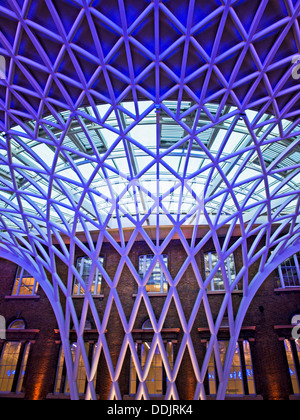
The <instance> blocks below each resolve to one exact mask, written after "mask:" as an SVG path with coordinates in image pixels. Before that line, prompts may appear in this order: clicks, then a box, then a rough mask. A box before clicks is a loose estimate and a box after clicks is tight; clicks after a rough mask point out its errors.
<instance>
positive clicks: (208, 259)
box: [204, 252, 238, 292]
mask: <svg viewBox="0 0 300 420" xmlns="http://www.w3.org/2000/svg"><path fill="white" fill-rule="evenodd" d="M218 262H219V258H218V254H217V253H216V252H208V253H206V254H204V263H205V277H206V279H208V278H209V276H210V274H211V273H212V271H213V270H214V269H215V267H216V265H217V264H218ZM224 266H225V271H226V276H227V278H228V281H229V285H231V284H232V283H233V282H234V280H235V278H236V269H235V263H234V256H233V254H231V255H230V256H229V257H228V258H227V259H226V260H225V261H224ZM223 277H224V276H223V272H222V269H221V266H220V267H219V268H218V270H217V271H216V273H215V275H214V276H213V278H212V280H211V282H210V284H209V286H208V290H209V291H213V292H215V291H220V290H221V291H223V290H225V283H224V278H223ZM235 290H238V286H236V287H235Z"/></svg>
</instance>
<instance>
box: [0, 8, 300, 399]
mask: <svg viewBox="0 0 300 420" xmlns="http://www.w3.org/2000/svg"><path fill="white" fill-rule="evenodd" d="M299 16H300V1H299V0H259V1H258V0H251V1H250V0H240V1H237V0H210V1H202V0H153V1H150V0H139V1H137V0H110V1H109V2H107V1H101V0H74V1H71V0H36V1H35V0H24V1H17V0H2V2H1V5H0V55H1V56H2V57H3V58H4V60H2V63H4V64H5V69H2V70H3V72H4V73H5V74H4V75H3V77H2V79H1V80H0V132H1V134H0V256H1V257H4V258H7V259H9V260H11V261H14V262H16V263H18V264H20V265H22V266H23V267H25V268H26V269H28V271H30V272H31V273H32V274H33V275H34V276H35V277H36V278H37V279H38V281H39V284H40V285H41V287H43V289H44V291H45V292H46V294H47V296H48V298H49V301H50V302H51V304H52V307H53V309H54V312H55V314H56V317H57V321H58V325H59V329H60V332H61V336H62V341H63V344H64V351H65V357H66V362H67V369H68V375H69V378H70V390H71V397H72V398H73V399H76V398H78V392H77V388H76V372H77V369H78V360H79V358H78V357H77V358H76V359H75V362H74V363H73V361H72V356H71V352H70V349H69V340H68V336H69V335H68V331H69V328H70V319H72V323H74V326H75V329H76V332H77V336H78V343H79V346H78V352H80V351H81V353H82V355H83V358H84V363H85V367H86V374H87V379H88V387H87V395H86V398H87V399H95V398H96V393H95V389H94V383H93V379H94V375H95V372H96V369H97V365H98V362H99V357H100V353H101V351H103V352H104V353H105V357H106V360H107V364H108V369H109V373H110V376H111V380H112V386H111V393H110V397H111V398H121V395H120V389H119V385H118V379H119V376H120V372H121V369H122V365H123V362H124V357H125V353H126V351H127V348H129V349H130V351H131V355H132V358H133V360H134V363H135V366H136V369H137V374H138V377H139V380H140V385H139V389H138V392H137V396H136V398H137V399H139V398H142V397H143V398H146V399H147V398H149V395H148V391H147V387H146V384H145V380H146V377H147V374H148V370H149V367H150V362H151V358H152V357H153V352H154V350H155V348H156V346H157V345H158V346H159V348H160V351H161V354H162V360H163V365H164V368H165V370H166V374H167V377H168V389H167V395H166V398H167V399H169V398H174V399H176V398H178V393H177V389H176V379H177V376H178V372H179V369H180V365H181V360H182V356H183V354H184V351H185V349H186V348H188V350H189V354H190V357H191V360H192V363H193V367H194V372H195V376H196V378H197V384H198V385H197V388H196V389H195V399H199V398H201V399H205V390H204V378H205V375H206V371H207V366H208V362H209V358H210V355H211V354H212V353H213V352H214V353H215V358H216V363H217V367H218V375H219V378H220V385H219V390H218V398H219V399H223V398H224V397H225V392H226V386H227V380H228V376H229V372H230V367H231V361H232V358H233V353H234V350H235V343H236V341H237V338H238V336H239V332H240V329H241V326H242V323H243V320H244V316H245V314H246V311H247V309H248V307H249V305H250V303H251V301H252V299H253V297H254V296H255V294H256V292H257V290H258V289H259V287H260V286H261V285H262V283H263V282H264V281H265V279H266V278H267V277H268V275H269V274H270V273H271V272H272V271H273V270H274V269H276V268H277V267H278V265H279V264H280V263H282V262H283V261H284V260H285V259H286V258H288V257H289V256H291V255H293V254H295V253H296V252H298V251H299V250H300V226H299V222H300V218H299V216H300V209H299V206H300V199H299V197H300V195H299V192H300V189H299V184H300V163H299V162H300V159H299V157H300V137H299V136H300V107H299V105H300V77H298V70H299V65H298V58H299V54H300V30H299ZM153 227H155V233H154V234H153ZM200 229H202V231H204V232H205V233H204V234H203V235H202V236H201V237H199V230H200ZM203 229H204V230H203ZM220 231H222V232H226V233H225V239H224V242H222V244H221V242H220V241H219V238H218V234H219V232H220ZM237 231H238V232H239V236H238V239H237V241H236V242H235V243H234V245H232V244H230V239H231V237H232V236H233V235H234V234H236V232H237ZM162 232H163V233H162ZM175 237H176V238H177V239H179V240H180V241H181V243H182V245H183V247H184V249H185V251H186V254H187V258H186V261H185V263H184V265H183V266H182V268H181V269H180V271H179V273H178V275H177V276H176V278H172V277H171V275H170V272H169V270H168V268H167V267H166V266H165V264H164V262H163V258H162V255H163V252H164V249H165V248H166V246H167V245H168V243H169V242H170V241H171V240H172V239H173V238H175ZM138 238H140V239H142V240H143V241H145V242H146V243H147V244H148V246H149V248H150V249H151V251H152V252H153V255H154V256H155V259H154V262H153V264H152V266H151V267H152V269H153V266H154V265H155V264H156V262H159V263H160V265H161V266H162V268H163V271H164V274H165V276H166V278H167V280H168V283H169V292H168V296H167V298H166V301H165V304H164V307H163V310H162V313H161V316H160V318H159V319H156V317H155V315H154V312H153V309H152V306H151V301H150V299H149V297H148V296H147V293H146V289H145V284H146V283H147V276H146V277H145V278H143V279H141V278H140V276H139V274H138V272H137V270H136V268H135V267H134V265H133V263H132V261H131V260H130V258H129V256H128V255H129V253H130V250H131V248H132V246H133V244H134V242H135V241H136V240H137V239H138ZM209 240H213V242H214V245H215V248H216V251H217V253H218V257H219V265H218V266H217V267H216V270H217V269H219V267H221V269H222V271H223V275H224V277H225V278H226V270H225V268H224V261H225V260H226V258H227V257H228V255H230V254H231V253H232V252H234V251H235V250H236V249H237V248H238V247H241V248H242V251H243V264H244V265H243V269H242V270H241V271H240V272H239V273H237V277H236V280H235V282H234V283H233V284H230V283H229V281H228V279H227V281H226V282H225V284H226V287H225V294H224V301H223V304H222V307H221V310H220V313H219V316H218V318H217V320H216V321H215V320H213V317H212V313H211V309H210V306H209V302H208V298H207V293H206V289H207V286H208V284H209V282H210V281H211V280H212V278H213V275H214V273H212V274H211V276H210V277H209V278H208V279H203V278H202V276H201V273H200V272H199V268H198V266H197V264H196V261H195V256H196V255H197V253H198V252H199V250H201V249H202V247H203V246H204V245H205V244H206V243H207V242H208V241H209ZM250 240H253V241H252V242H251V244H252V245H251V247H249V246H248V244H249V241H250ZM105 241H108V242H110V243H111V244H112V246H113V247H114V249H115V250H116V252H118V254H119V255H120V256H121V259H120V263H119V265H118V267H117V272H116V276H115V278H109V276H108V275H107V273H106V271H105V269H104V268H103V267H102V266H101V265H100V263H99V261H98V256H99V252H100V250H101V246H102V244H103V243H104V242H105ZM262 242H263V246H261V243H262ZM66 244H68V246H67V245H66ZM75 247H79V248H80V249H81V250H82V251H83V252H84V253H85V254H86V255H88V256H89V257H90V258H92V260H93V269H94V271H95V269H96V267H97V268H98V269H99V271H100V272H101V274H102V275H103V278H104V280H105V282H106V283H107V284H108V285H109V287H110V295H109V299H108V303H107V308H106V311H105V315H104V318H103V319H102V321H100V319H99V316H98V314H97V311H96V309H95V305H94V302H93V297H92V295H91V293H90V288H91V284H92V274H93V273H92V274H91V276H90V281H89V284H88V285H85V283H84V282H83V280H82V279H81V278H80V275H79V273H78V272H77V270H76V264H75V262H74V250H75ZM58 259H59V260H61V261H62V262H63V263H65V264H66V265H67V266H68V273H69V274H68V284H67V285H65V284H64V283H63V282H62V279H61V278H60V277H59V276H58V274H57V270H56V264H57V260H58ZM257 261H260V271H259V272H258V273H257V275H256V276H255V277H254V278H253V279H252V278H251V279H250V278H249V275H248V273H249V267H251V265H252V264H254V263H255V262H257ZM189 265H191V266H192V268H193V271H194V273H195V277H196V279H197V282H198V285H199V293H198V296H197V297H196V299H195V305H194V309H193V311H192V314H191V316H190V318H189V319H186V318H185V315H184V311H183V309H182V304H181V301H180V298H179V296H178V292H177V288H176V287H177V285H178V284H179V282H180V280H181V278H182V276H183V274H184V272H185V271H186V269H187V267H188V266H189ZM124 266H127V267H128V268H129V269H130V271H131V273H132V275H133V277H134V278H135V281H136V283H137V286H138V294H137V297H136V300H135V304H134V307H133V311H132V315H131V318H130V319H129V320H128V319H126V317H125V314H124V310H123V308H122V304H121V301H120V298H119V295H118V291H117V286H118V283H119V282H120V281H122V280H121V273H122V270H123V268H124ZM151 267H150V270H151ZM148 274H149V273H148ZM74 276H75V277H76V278H77V279H78V281H81V283H82V285H83V286H84V287H85V289H86V293H85V298H84V304H83V310H82V314H81V316H80V317H79V319H78V318H77V316H76V313H75V309H74V303H73V301H72V298H71V289H72V287H71V284H72V281H73V277H74ZM148 277H149V276H148ZM240 281H242V282H243V300H242V303H241V307H240V310H239V312H238V315H237V317H236V318H234V315H233V308H232V300H231V293H232V291H233V290H234V288H235V286H236V284H237V283H238V282H240ZM61 295H64V296H65V298H66V302H67V303H66V307H65V308H63V307H62V304H61V302H60V296H61ZM142 300H143V301H144V302H145V305H146V308H147V311H148V313H149V317H150V320H151V322H152V325H153V329H154V338H153V343H152V346H151V349H152V350H151V352H150V353H149V360H148V363H147V364H146V366H145V367H144V368H143V369H142V367H141V364H140V361H139V360H138V356H137V352H136V349H135V346H134V341H133V337H132V329H133V325H134V321H135V318H136V315H137V313H138V310H139V306H140V303H141V301H142ZM172 300H174V302H175V303H176V307H177V310H178V314H179V317H180V322H181V328H182V330H183V332H184V336H183V341H182V343H181V346H180V350H179V354H178V357H177V359H176V360H175V363H174V368H173V370H172V369H171V368H170V365H169V362H168V357H167V354H166V350H165V348H164V345H163V341H162V336H161V330H162V326H163V324H164V321H165V319H166V316H167V313H168V308H169V306H170V303H171V301H172ZM113 302H115V304H116V307H117V309H118V312H119V316H120V319H121V321H122V324H123V328H124V341H123V347H122V350H121V353H120V355H119V360H118V364H117V366H116V367H114V366H113V364H112V361H111V356H110V354H109V348H108V346H107V342H106V338H105V330H106V326H107V322H108V319H109V316H110V310H111V306H112V303H113ZM200 305H204V307H205V312H206V316H207V320H208V324H209V328H210V332H211V340H210V342H209V345H208V349H207V357H206V358H205V360H204V363H203V365H202V366H201V365H199V362H198V360H197V359H196V357H195V351H194V347H193V342H192V340H191V337H190V331H191V329H192V327H193V324H194V321H195V317H196V315H197V312H198V310H199V308H200ZM88 309H90V310H91V311H92V313H93V317H94V321H95V324H96V326H97V330H98V334H99V340H98V346H97V351H96V353H95V355H94V359H93V363H92V364H91V365H90V364H89V362H88V359H87V355H86V353H85V349H84V342H83V329H84V325H85V321H86V315H87V311H88ZM225 311H227V312H228V314H229V323H230V333H231V342H230V343H231V344H230V346H229V349H228V352H227V357H226V363H225V366H224V367H223V366H222V365H221V361H220V355H219V352H218V347H217V333H218V331H219V328H220V325H221V321H222V319H223V315H224V313H225Z"/></svg>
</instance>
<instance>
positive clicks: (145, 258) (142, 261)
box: [139, 254, 169, 294]
mask: <svg viewBox="0 0 300 420" xmlns="http://www.w3.org/2000/svg"><path fill="white" fill-rule="evenodd" d="M162 258H163V260H164V263H165V265H166V266H168V256H167V255H164V254H163V255H162ZM153 259H154V255H152V254H147V255H140V256H139V275H140V276H141V278H143V277H145V276H146V274H147V271H148V269H149V266H150V265H151V263H152V260H153ZM158 267H159V269H160V290H159V291H148V293H151V294H152V293H153V294H155V293H167V291H168V290H169V283H168V281H167V279H166V276H165V274H164V272H163V269H162V267H161V266H160V264H159V262H157V263H156V265H155V267H154V269H153V271H152V273H151V275H150V278H149V280H148V283H147V285H149V282H150V281H151V279H152V277H153V274H155V273H156V270H158ZM147 285H146V287H147Z"/></svg>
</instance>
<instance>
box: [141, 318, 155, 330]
mask: <svg viewBox="0 0 300 420" xmlns="http://www.w3.org/2000/svg"><path fill="white" fill-rule="evenodd" d="M142 329H143V330H153V326H152V322H151V321H150V319H147V320H146V321H145V322H144V323H143V325H142Z"/></svg>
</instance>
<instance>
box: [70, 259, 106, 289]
mask: <svg viewBox="0 0 300 420" xmlns="http://www.w3.org/2000/svg"><path fill="white" fill-rule="evenodd" d="M98 261H99V263H100V264H101V265H102V266H103V261H104V260H103V258H102V257H100V258H99V259H98ZM92 268H93V261H92V259H91V258H87V257H81V258H78V260H77V265H76V270H77V271H78V274H79V276H80V280H79V279H78V278H75V280H74V287H73V296H84V295H85V291H86V288H87V285H88V283H89V279H90V274H91V270H92ZM101 284H102V275H101V273H100V271H99V269H98V267H97V266H96V267H95V274H94V277H93V282H92V285H91V294H92V295H93V296H99V295H100V294H101Z"/></svg>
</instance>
